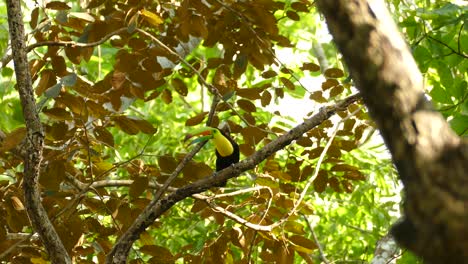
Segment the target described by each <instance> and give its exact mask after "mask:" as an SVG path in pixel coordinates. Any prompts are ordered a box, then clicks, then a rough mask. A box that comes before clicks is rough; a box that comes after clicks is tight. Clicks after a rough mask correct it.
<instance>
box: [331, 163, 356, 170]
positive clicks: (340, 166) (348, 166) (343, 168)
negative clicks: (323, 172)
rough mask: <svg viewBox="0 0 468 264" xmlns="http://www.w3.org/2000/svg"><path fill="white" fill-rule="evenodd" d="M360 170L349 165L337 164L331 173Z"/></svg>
mask: <svg viewBox="0 0 468 264" xmlns="http://www.w3.org/2000/svg"><path fill="white" fill-rule="evenodd" d="M358 170H359V168H357V167H354V166H352V165H348V164H337V165H335V166H333V167H332V168H331V169H330V171H358Z"/></svg>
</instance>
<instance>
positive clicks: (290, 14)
mask: <svg viewBox="0 0 468 264" xmlns="http://www.w3.org/2000/svg"><path fill="white" fill-rule="evenodd" d="M286 16H287V17H289V19H291V20H294V21H299V20H300V19H301V18H300V17H299V15H298V14H297V13H296V12H294V11H291V10H288V11H286Z"/></svg>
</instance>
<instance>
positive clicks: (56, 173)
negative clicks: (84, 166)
mask: <svg viewBox="0 0 468 264" xmlns="http://www.w3.org/2000/svg"><path fill="white" fill-rule="evenodd" d="M64 179H65V161H64V160H56V161H52V162H50V163H49V164H48V165H47V167H46V170H45V174H44V175H43V177H40V178H39V182H40V184H41V185H42V186H43V187H44V188H45V189H46V190H52V191H58V190H60V183H61V182H62V181H63V180H64Z"/></svg>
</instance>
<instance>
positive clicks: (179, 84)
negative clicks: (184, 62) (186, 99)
mask: <svg viewBox="0 0 468 264" xmlns="http://www.w3.org/2000/svg"><path fill="white" fill-rule="evenodd" d="M171 84H172V87H174V89H175V90H176V92H178V93H179V94H180V95H182V96H187V94H188V88H187V85H186V84H185V83H184V81H182V80H181V79H179V78H174V79H172V81H171Z"/></svg>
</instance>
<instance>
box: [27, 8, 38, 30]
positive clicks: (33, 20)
mask: <svg viewBox="0 0 468 264" xmlns="http://www.w3.org/2000/svg"><path fill="white" fill-rule="evenodd" d="M38 18H39V7H36V8H34V9H33V11H31V20H30V21H29V25H30V26H31V29H36V26H37V21H38Z"/></svg>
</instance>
